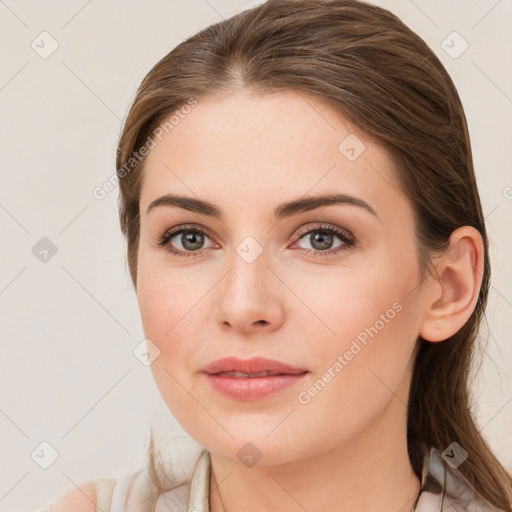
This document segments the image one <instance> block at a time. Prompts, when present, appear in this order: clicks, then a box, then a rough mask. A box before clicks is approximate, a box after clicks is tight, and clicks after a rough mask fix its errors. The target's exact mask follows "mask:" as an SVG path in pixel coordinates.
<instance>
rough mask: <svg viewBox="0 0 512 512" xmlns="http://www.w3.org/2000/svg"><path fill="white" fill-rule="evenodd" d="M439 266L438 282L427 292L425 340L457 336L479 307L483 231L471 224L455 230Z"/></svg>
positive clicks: (424, 324)
mask: <svg viewBox="0 0 512 512" xmlns="http://www.w3.org/2000/svg"><path fill="white" fill-rule="evenodd" d="M436 268H437V277H436V279H437V281H436V283H435V286H433V287H432V291H431V292H430V294H427V296H428V299H427V302H426V304H425V307H426V310H425V312H424V317H423V323H422V325H421V329H420V332H419V334H420V336H421V337H422V338H423V339H425V340H427V341H431V342H437V341H444V340H446V339H447V338H449V337H450V336H453V335H454V334H455V333H456V332H457V331H458V330H459V329H460V328H461V327H462V326H463V325H464V324H465V323H466V322H467V320H468V319H469V317H470V316H471V314H472V313H473V311H474V309H475V306H476V303H477V301H478V295H479V292H480V286H481V284H482V278H483V269H484V247H483V241H482V236H481V235H480V232H479V231H478V230H477V229H475V228H473V227H471V226H462V227H460V228H458V229H456V230H455V231H453V233H452V235H451V237H450V245H449V247H448V249H447V250H446V251H445V252H444V253H443V254H442V255H441V256H440V257H439V263H438V264H437V265H436ZM440 290H441V293H440Z"/></svg>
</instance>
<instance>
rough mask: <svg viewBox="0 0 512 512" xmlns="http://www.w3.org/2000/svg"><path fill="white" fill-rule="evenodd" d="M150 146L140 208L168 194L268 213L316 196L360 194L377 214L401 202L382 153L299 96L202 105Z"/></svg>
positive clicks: (242, 96) (239, 97)
mask: <svg viewBox="0 0 512 512" xmlns="http://www.w3.org/2000/svg"><path fill="white" fill-rule="evenodd" d="M154 140H155V142H156V146H155V147H153V149H151V150H150V152H149V155H148V156H147V158H146V162H145V164H144V180H143V187H142V192H141V210H144V209H145V208H146V207H147V205H148V204H149V203H150V202H151V201H152V200H154V199H155V197H157V196H159V195H163V194H166V193H171V192H172V193H179V194H184V195H189V196H191V195H197V196H199V197H201V198H202V199H211V200H212V202H218V201H216V200H215V199H214V198H217V199H219V198H224V199H219V200H220V201H221V202H222V203H223V205H224V204H225V205H226V208H225V209H229V206H230V205H231V206H232V207H233V211H234V212H236V211H237V208H239V207H241V206H243V207H245V208H247V207H249V206H250V205H249V204H248V202H247V199H251V201H254V202H255V204H256V203H258V206H259V207H265V205H266V207H267V208H268V209H269V210H270V209H271V208H272V207H273V204H272V203H274V202H275V203H277V202H278V198H279V200H281V199H282V198H283V197H284V196H287V197H290V198H296V197H299V196H303V195H310V194H317V193H318V194H320V193H332V192H342V193H346V194H351V195H355V196H359V197H362V198H363V199H364V200H365V201H367V202H369V203H370V204H372V205H373V206H374V208H375V209H376V210H378V209H379V205H380V209H382V208H383V207H384V206H385V203H386V201H389V199H390V197H392V198H393V201H395V202H396V201H399V200H400V194H397V190H396V189H397V180H396V177H395V175H394V171H393V166H392V162H391V159H390V157H389V155H388V154H387V152H386V151H385V150H384V149H383V148H382V147H381V146H379V145H378V144H377V143H375V142H374V141H372V140H371V139H370V138H369V137H368V136H366V135H365V134H364V132H362V131H361V130H359V129H357V128H356V127H355V126H353V125H352V124H351V123H349V122H348V121H347V120H346V119H344V118H343V117H342V116H340V115H339V114H338V113H337V112H335V111H334V110H333V109H331V108H329V106H328V105H326V104H325V103H324V102H322V101H321V100H319V99H317V98H315V97H313V96H311V95H307V94H305V93H303V92H297V91H286V92H279V93H275V94H272V95H266V96H255V95H251V94H249V93H246V92H238V93H234V94H232V95H230V96H227V97H224V98H222V99H214V98H206V99H200V100H198V103H197V105H196V106H195V107H193V108H191V109H190V111H189V112H188V113H187V114H186V115H182V116H180V118H179V122H178V123H177V124H174V125H173V128H172V129H170V130H168V133H164V134H163V136H161V140H158V139H154ZM397 196H398V197H397ZM259 201H261V203H260V202H259ZM402 201H403V199H402ZM244 202H245V203H244ZM226 203H228V204H226ZM223 209H224V207H223Z"/></svg>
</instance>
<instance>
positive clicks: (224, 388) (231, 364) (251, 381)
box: [201, 357, 308, 400]
mask: <svg viewBox="0 0 512 512" xmlns="http://www.w3.org/2000/svg"><path fill="white" fill-rule="evenodd" d="M201 371H202V372H203V373H205V374H206V377H207V379H208V381H209V383H210V384H211V385H212V387H213V388H214V389H215V390H216V391H218V392H219V393H222V394H223V395H225V396H226V397H228V398H232V399H234V400H257V399H258V398H265V397H267V396H269V395H272V394H274V393H277V392H278V391H282V390H284V389H286V388H288V387H290V386H293V385H294V384H296V383H297V382H299V381H300V380H302V379H303V378H304V376H305V375H306V374H307V373H308V370H307V369H305V368H299V367H294V366H290V365H288V364H285V363H282V362H280V361H274V360H272V359H267V358H264V357H255V358H253V359H247V360H243V359H238V358H236V357H225V358H223V359H218V360H217V361H214V362H213V363H210V364H208V365H206V366H205V367H204V368H203V369H202V370H201ZM220 372H241V373H261V372H272V373H276V375H268V376H266V377H234V376H229V375H219V373H220Z"/></svg>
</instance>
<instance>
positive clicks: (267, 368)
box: [201, 357, 308, 374]
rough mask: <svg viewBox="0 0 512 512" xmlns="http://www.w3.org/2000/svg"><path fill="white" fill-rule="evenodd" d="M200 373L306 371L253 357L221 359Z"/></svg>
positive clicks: (294, 372) (291, 372)
mask: <svg viewBox="0 0 512 512" xmlns="http://www.w3.org/2000/svg"><path fill="white" fill-rule="evenodd" d="M201 371H202V372H205V373H209V374H214V373H220V372H240V373H261V372H272V373H275V374H297V373H304V372H307V371H308V370H307V369H306V368H301V367H296V366H291V365H289V364H286V363H282V362H281V361H275V360H273V359H268V358H266V357H253V358H252V359H239V358H237V357H223V358H222V359H217V360H216V361H213V362H212V363H210V364H207V365H206V366H205V367H204V368H202V370H201Z"/></svg>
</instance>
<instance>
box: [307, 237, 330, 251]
mask: <svg viewBox="0 0 512 512" xmlns="http://www.w3.org/2000/svg"><path fill="white" fill-rule="evenodd" d="M332 237H333V235H332V234H330V233H327V234H322V233H316V234H315V235H311V245H312V246H313V247H315V245H317V242H320V245H319V246H317V247H316V248H317V249H320V250H324V249H329V246H330V245H331V244H332Z"/></svg>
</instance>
